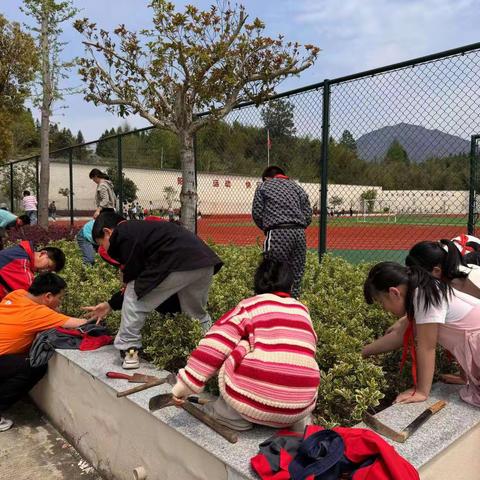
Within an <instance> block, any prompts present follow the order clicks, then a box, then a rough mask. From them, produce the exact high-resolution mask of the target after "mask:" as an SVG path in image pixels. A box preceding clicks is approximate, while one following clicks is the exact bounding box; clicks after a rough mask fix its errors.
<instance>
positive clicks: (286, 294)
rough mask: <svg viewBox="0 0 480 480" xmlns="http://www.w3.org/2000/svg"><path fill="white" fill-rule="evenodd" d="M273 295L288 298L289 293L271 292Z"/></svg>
mask: <svg viewBox="0 0 480 480" xmlns="http://www.w3.org/2000/svg"><path fill="white" fill-rule="evenodd" d="M272 294H273V295H277V296H278V297H282V298H290V297H291V295H290V294H289V293H287V292H272Z"/></svg>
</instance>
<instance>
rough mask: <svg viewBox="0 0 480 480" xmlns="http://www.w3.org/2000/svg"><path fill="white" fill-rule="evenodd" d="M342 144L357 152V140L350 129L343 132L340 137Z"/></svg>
mask: <svg viewBox="0 0 480 480" xmlns="http://www.w3.org/2000/svg"><path fill="white" fill-rule="evenodd" d="M339 143H340V145H343V146H344V147H346V148H348V149H349V150H351V151H352V152H355V153H356V152H357V142H356V141H355V138H354V137H353V135H352V132H350V130H344V131H343V133H342V136H341V138H340V142H339Z"/></svg>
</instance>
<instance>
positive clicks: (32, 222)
mask: <svg viewBox="0 0 480 480" xmlns="http://www.w3.org/2000/svg"><path fill="white" fill-rule="evenodd" d="M25 213H26V214H27V215H28V218H29V219H30V225H36V224H37V211H36V210H27V211H26V212H25Z"/></svg>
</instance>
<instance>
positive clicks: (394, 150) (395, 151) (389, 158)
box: [384, 139, 410, 165]
mask: <svg viewBox="0 0 480 480" xmlns="http://www.w3.org/2000/svg"><path fill="white" fill-rule="evenodd" d="M384 162H385V163H397V164H398V163H400V164H404V165H408V164H409V163H410V161H409V159H408V154H407V151H406V150H405V149H404V148H403V146H402V144H401V143H400V142H399V141H398V140H397V139H395V140H394V141H393V142H392V143H391V144H390V147H389V149H388V151H387V153H386V155H385V160H384Z"/></svg>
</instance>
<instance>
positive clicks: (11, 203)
mask: <svg viewBox="0 0 480 480" xmlns="http://www.w3.org/2000/svg"><path fill="white" fill-rule="evenodd" d="M14 209H15V205H14V204H13V163H11V164H10V211H11V212H12V213H13V211H14Z"/></svg>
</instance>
